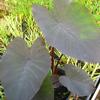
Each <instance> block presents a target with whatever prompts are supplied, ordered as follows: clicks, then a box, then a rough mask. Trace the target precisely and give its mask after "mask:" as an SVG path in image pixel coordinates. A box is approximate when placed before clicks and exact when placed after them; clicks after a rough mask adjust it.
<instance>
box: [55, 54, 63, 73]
mask: <svg viewBox="0 0 100 100" xmlns="http://www.w3.org/2000/svg"><path fill="white" fill-rule="evenodd" d="M62 56H63V54H61V56H60V58H59V60H58V61H57V64H56V66H55V68H54V73H55V72H56V70H57V67H58V64H59V62H60V60H61V58H62Z"/></svg>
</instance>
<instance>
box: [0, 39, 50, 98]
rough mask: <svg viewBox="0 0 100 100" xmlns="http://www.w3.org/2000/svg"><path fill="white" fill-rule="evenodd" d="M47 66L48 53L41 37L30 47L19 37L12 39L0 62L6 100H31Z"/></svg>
mask: <svg viewBox="0 0 100 100" xmlns="http://www.w3.org/2000/svg"><path fill="white" fill-rule="evenodd" d="M49 67H50V59H49V54H48V51H47V50H46V48H45V46H44V44H43V43H42V41H41V38H38V39H37V40H36V41H35V43H34V44H33V46H32V47H31V48H28V47H27V46H26V44H25V42H24V41H23V40H22V39H21V38H16V39H15V40H13V41H12V42H11V43H10V45H9V46H8V49H7V53H5V55H4V56H3V57H2V60H1V62H0V80H1V81H2V83H3V86H4V88H5V92H6V96H7V100H31V99H32V97H33V96H34V95H35V94H36V93H37V91H38V90H39V88H40V86H41V84H42V82H43V80H44V78H45V76H46V75H47V73H48V70H49Z"/></svg>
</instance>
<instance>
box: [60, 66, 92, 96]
mask: <svg viewBox="0 0 100 100" xmlns="http://www.w3.org/2000/svg"><path fill="white" fill-rule="evenodd" d="M64 71H65V73H66V76H61V77H60V78H59V81H60V82H61V84H62V85H64V86H65V87H67V88H68V90H69V91H71V92H72V93H73V94H76V95H78V96H88V95H89V94H91V93H93V91H94V83H93V81H92V80H91V79H90V78H89V76H88V75H87V74H86V73H85V72H84V71H83V70H82V69H80V68H77V67H75V66H73V65H65V67H64Z"/></svg>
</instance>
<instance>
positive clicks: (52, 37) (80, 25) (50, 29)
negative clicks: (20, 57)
mask: <svg viewBox="0 0 100 100" xmlns="http://www.w3.org/2000/svg"><path fill="white" fill-rule="evenodd" d="M55 1H56V0H55ZM56 3H57V4H58V5H59V2H56ZM61 4H62V5H64V7H65V3H64V4H63V2H62V1H61V2H60V6H61ZM60 6H57V9H56V10H52V11H53V12H54V13H52V12H50V11H49V12H50V13H51V15H52V16H53V17H52V16H48V11H47V12H45V10H46V9H45V8H42V7H41V6H38V7H37V6H34V7H33V8H34V10H36V12H35V14H36V15H35V18H36V19H38V18H39V20H40V22H38V23H39V26H40V28H41V27H42V28H43V29H42V28H41V29H42V30H43V33H44V36H45V37H46V39H47V41H48V44H50V45H51V46H54V47H56V48H57V49H59V50H60V51H62V52H63V53H64V54H68V55H70V56H73V57H76V58H78V59H81V60H86V61H91V62H93V61H94V62H95V61H96V62H98V61H99V58H98V59H97V56H98V57H99V55H98V54H97V56H96V55H95V54H92V53H89V52H88V51H89V50H91V48H89V47H88V46H89V45H91V46H92V47H94V48H97V47H96V46H94V45H92V43H93V42H92V43H91V42H90V44H87V42H86V43H85V44H84V45H85V46H86V47H87V48H84V45H83V44H82V40H87V39H88V40H89V39H90V40H91V39H93V38H94V37H93V36H96V35H97V34H94V33H96V32H97V30H96V25H93V26H92V25H91V24H93V22H92V18H90V15H88V14H85V13H87V12H86V11H85V10H84V9H80V8H81V7H80V6H79V5H77V4H75V5H74V4H71V5H68V7H65V8H63V7H60ZM23 7H24V6H23ZM72 7H73V8H75V9H72ZM40 8H41V9H40ZM59 8H62V9H61V10H62V11H60V10H59ZM57 10H58V11H57ZM64 10H66V11H68V10H69V11H70V13H68V14H69V15H68V14H67V15H68V17H67V18H68V19H66V17H65V16H64V15H65V14H66V13H65V12H64ZM81 10H82V11H83V12H85V13H80V15H79V16H78V17H77V16H75V15H77V14H79V12H80V11H81ZM38 11H39V13H38ZM40 11H41V12H40ZM59 11H60V12H62V13H63V14H62V15H60V14H59ZM18 12H19V11H18ZM25 12H26V11H25ZM40 13H44V15H45V14H47V16H48V17H47V16H44V15H43V14H41V15H43V16H42V18H45V20H46V23H44V22H45V20H43V19H42V20H41V15H40ZM38 14H39V15H38ZM56 15H58V16H56ZM25 16H27V14H26V13H25V14H24V16H23V15H22V16H21V20H20V21H18V20H16V23H13V18H14V20H15V19H16V18H18V19H19V17H16V18H15V17H13V16H11V17H10V18H9V17H8V18H7V19H6V18H5V20H6V21H8V25H7V26H8V28H9V29H8V30H10V32H9V33H12V34H13V35H14V37H16V36H21V37H22V38H23V37H24V39H25V40H27V39H28V38H27V35H29V34H30V30H28V29H31V28H27V27H29V25H30V24H31V26H33V23H31V22H32V21H33V20H31V18H32V17H31V14H30V17H29V19H30V20H29V21H28V20H27V17H25ZM73 16H74V17H75V18H73ZM50 17H51V18H50ZM86 17H87V19H88V21H87V20H86ZM48 18H49V19H48ZM70 18H71V20H72V21H70ZM81 18H83V19H84V20H82V19H81ZM89 18H90V19H89ZM10 19H12V20H10ZM47 19H48V20H47ZM55 19H56V20H57V21H58V22H56V21H55ZM78 19H81V22H82V23H80V22H78ZM52 20H53V22H52ZM66 20H67V21H69V23H68V24H69V25H70V24H73V26H75V25H76V27H75V28H77V29H79V31H77V30H74V32H75V33H76V34H74V35H76V37H78V36H77V33H79V34H78V35H79V36H80V37H81V38H80V39H78V38H76V39H75V40H77V43H79V44H78V45H77V46H76V44H77V43H75V44H74V42H73V43H72V44H74V45H75V47H79V49H80V47H81V45H82V46H83V47H81V50H82V51H85V50H86V51H87V57H84V56H82V54H84V53H85V52H81V53H79V52H77V53H76V51H77V50H78V49H75V50H74V51H73V48H72V47H71V48H70V50H72V51H68V49H67V48H69V45H63V44H65V43H64V42H63V40H62V38H61V37H62V36H63V39H64V41H65V42H66V43H69V41H70V40H71V41H72V40H73V39H70V38H69V37H68V36H67V35H68V34H67V35H66V33H67V31H68V32H70V29H69V30H65V29H64V25H63V24H64V21H66ZM9 21H10V22H9ZM17 21H18V22H17ZM42 21H43V22H42ZM19 22H20V25H22V24H23V23H26V26H25V29H26V30H22V29H21V28H19V26H18V25H19ZM59 22H61V24H59ZM62 22H63V23H62ZM75 23H77V24H75ZM49 25H51V26H49ZM53 25H55V26H54V27H53ZM65 25H66V24H65ZM85 25H88V26H89V28H86V29H84V27H85ZM9 26H10V27H9ZM62 26H63V27H62ZM16 27H17V29H16ZM45 27H46V28H45ZM10 28H11V29H10ZM53 28H55V29H53ZM68 28H70V27H68ZM82 28H83V29H82ZM56 29H57V30H56ZM73 29H74V28H73V27H72V29H71V30H72V31H73ZM91 29H92V30H91ZM55 30H56V31H55ZM64 30H65V31H64ZM32 32H33V31H32ZM32 32H31V33H32ZM49 32H50V33H49ZM52 32H53V33H54V34H53V35H51V33H52ZM56 32H58V33H59V34H58V33H56ZM62 32H63V33H62ZM64 32H66V33H64ZM74 32H72V33H74ZM82 32H84V33H90V32H91V33H92V34H91V33H90V34H89V35H87V34H85V35H84V34H81V33H82ZM93 32H94V33H93ZM5 33H6V32H5ZM20 33H21V34H20ZM23 33H25V34H24V35H23ZM41 34H42V33H41V32H40V35H41ZM56 34H57V35H56ZM62 34H63V35H62ZM91 35H92V36H91ZM65 36H67V37H68V38H69V39H68V38H67V39H65ZM31 37H32V36H31V35H29V39H30V38H31ZM34 37H35V36H34ZM36 37H37V36H36ZM90 37H91V38H90ZM49 38H50V39H49ZM55 38H56V40H55ZM33 40H35V39H32V41H33ZM66 40H67V41H66ZM32 41H31V42H30V43H31V44H30V43H29V42H28V44H30V46H31V45H32ZM71 41H70V43H71ZM16 43H17V42H16ZM20 43H22V42H20ZM60 44H62V45H60ZM72 44H71V45H72ZM74 45H73V46H74ZM13 46H14V45H13ZM13 46H12V48H13ZM60 46H61V47H60ZM66 47H67V48H66ZM51 48H52V49H53V47H51ZM66 49H67V52H66ZM97 49H99V48H97ZM8 51H9V49H8ZM11 51H12V50H11ZM51 51H52V50H51ZM54 51H55V50H54ZM54 51H52V52H51V53H53V52H54ZM7 54H9V52H7ZM53 54H54V53H53ZM51 56H52V71H53V74H55V73H56V71H57V70H56V68H55V67H54V64H53V62H54V61H53V60H54V58H53V56H54V55H51ZM93 57H95V59H93ZM58 58H59V57H58ZM71 63H72V62H71ZM58 64H59V62H58ZM74 70H75V69H74ZM76 72H77V71H76ZM4 73H5V72H4ZM66 73H67V71H66ZM93 74H94V72H93ZM93 74H92V76H93ZM83 76H84V75H83ZM5 80H6V78H4V81H5ZM66 80H67V79H66ZM66 80H65V81H64V82H66ZM67 81H68V80H67ZM73 86H74V85H73ZM82 86H83V85H82ZM39 87H40V86H39ZM67 87H70V85H69V84H67ZM9 88H10V87H8V89H9ZM88 88H89V87H88ZM5 89H6V88H5ZM90 89H91V88H90ZM69 90H70V89H69ZM70 91H72V90H70ZM75 91H76V92H77V89H75ZM72 92H73V91H72ZM6 93H7V89H6ZM89 93H90V92H89ZM30 94H31V93H30ZM20 97H21V96H20ZM22 97H23V96H22ZM26 98H27V97H26ZM16 99H17V97H16Z"/></svg>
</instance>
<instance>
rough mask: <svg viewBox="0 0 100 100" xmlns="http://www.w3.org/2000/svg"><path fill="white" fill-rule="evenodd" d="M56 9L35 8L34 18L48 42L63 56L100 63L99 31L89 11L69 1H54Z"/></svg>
mask: <svg viewBox="0 0 100 100" xmlns="http://www.w3.org/2000/svg"><path fill="white" fill-rule="evenodd" d="M54 4H55V6H54V9H52V10H48V9H46V8H45V7H42V6H39V5H33V16H34V17H35V19H36V21H37V23H38V25H39V27H40V29H41V30H42V31H43V33H44V36H45V38H46V40H47V42H48V43H49V44H50V45H51V46H54V47H55V48H57V49H58V50H60V51H61V52H62V53H64V54H67V55H69V56H72V57H75V58H77V59H80V60H85V61H89V62H99V61H100V29H99V28H98V27H97V25H96V24H95V21H94V19H93V18H92V17H91V15H90V14H89V12H88V10H87V9H86V8H85V7H83V6H82V5H79V4H77V3H75V2H72V0H71V2H70V0H54Z"/></svg>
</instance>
